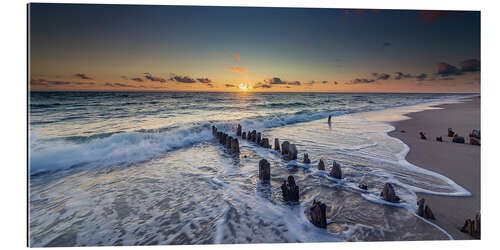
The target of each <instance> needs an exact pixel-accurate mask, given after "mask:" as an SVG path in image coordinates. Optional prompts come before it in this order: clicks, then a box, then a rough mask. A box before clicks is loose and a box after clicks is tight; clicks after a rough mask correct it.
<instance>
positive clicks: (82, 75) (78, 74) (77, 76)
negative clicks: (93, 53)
mask: <svg viewBox="0 0 500 250" xmlns="http://www.w3.org/2000/svg"><path fill="white" fill-rule="evenodd" d="M73 76H74V77H76V78H80V79H83V80H93V79H94V78H92V77H90V76H88V75H86V74H83V73H76V74H74V75H73Z"/></svg>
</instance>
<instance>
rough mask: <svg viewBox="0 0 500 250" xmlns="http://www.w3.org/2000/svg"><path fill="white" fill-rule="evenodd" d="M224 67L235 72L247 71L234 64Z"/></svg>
mask: <svg viewBox="0 0 500 250" xmlns="http://www.w3.org/2000/svg"><path fill="white" fill-rule="evenodd" d="M226 69H228V70H230V71H232V72H236V73H244V72H247V69H245V68H242V67H240V66H234V67H227V68H226Z"/></svg>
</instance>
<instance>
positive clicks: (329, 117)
mask: <svg viewBox="0 0 500 250" xmlns="http://www.w3.org/2000/svg"><path fill="white" fill-rule="evenodd" d="M328 124H332V116H331V115H329V116H328Z"/></svg>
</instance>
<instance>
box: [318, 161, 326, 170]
mask: <svg viewBox="0 0 500 250" xmlns="http://www.w3.org/2000/svg"><path fill="white" fill-rule="evenodd" d="M318 170H325V162H324V161H323V159H319V163H318Z"/></svg>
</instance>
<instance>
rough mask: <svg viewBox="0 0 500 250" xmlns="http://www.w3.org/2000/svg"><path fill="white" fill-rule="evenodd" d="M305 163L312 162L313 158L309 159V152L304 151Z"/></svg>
mask: <svg viewBox="0 0 500 250" xmlns="http://www.w3.org/2000/svg"><path fill="white" fill-rule="evenodd" d="M304 163H306V164H309V163H311V160H309V154H308V153H304Z"/></svg>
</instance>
